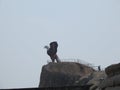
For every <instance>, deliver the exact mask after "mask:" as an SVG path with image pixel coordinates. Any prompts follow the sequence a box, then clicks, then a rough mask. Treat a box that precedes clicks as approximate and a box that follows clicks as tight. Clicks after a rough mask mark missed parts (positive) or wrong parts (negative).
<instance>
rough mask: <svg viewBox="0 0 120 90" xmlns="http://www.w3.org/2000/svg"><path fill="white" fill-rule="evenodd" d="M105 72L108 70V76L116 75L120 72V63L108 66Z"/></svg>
mask: <svg viewBox="0 0 120 90" xmlns="http://www.w3.org/2000/svg"><path fill="white" fill-rule="evenodd" d="M105 72H106V74H107V76H108V77H112V76H114V75H118V74H120V63H118V64H113V65H110V66H108V67H107V68H106V69H105Z"/></svg>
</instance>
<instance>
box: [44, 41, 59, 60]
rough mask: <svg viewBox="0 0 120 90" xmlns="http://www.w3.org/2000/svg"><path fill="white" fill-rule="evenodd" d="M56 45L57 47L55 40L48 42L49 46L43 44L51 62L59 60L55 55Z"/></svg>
mask: <svg viewBox="0 0 120 90" xmlns="http://www.w3.org/2000/svg"><path fill="white" fill-rule="evenodd" d="M57 47H58V44H57V42H56V41H54V42H51V43H50V47H49V46H45V47H44V48H46V49H47V54H48V55H49V56H50V58H51V60H52V62H55V60H56V61H57V62H60V60H59V58H58V56H57Z"/></svg>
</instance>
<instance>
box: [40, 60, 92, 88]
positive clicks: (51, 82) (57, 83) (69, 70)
mask: <svg viewBox="0 0 120 90" xmlns="http://www.w3.org/2000/svg"><path fill="white" fill-rule="evenodd" d="M93 71H94V69H92V68H90V67H88V66H85V65H83V64H79V63H74V62H60V63H49V64H47V65H44V66H43V67H42V72H41V77H40V83H39V87H61V86H73V85H78V84H77V83H76V81H77V80H79V79H80V78H81V77H83V76H85V75H87V74H90V73H92V72H93Z"/></svg>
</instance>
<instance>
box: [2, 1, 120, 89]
mask: <svg viewBox="0 0 120 90" xmlns="http://www.w3.org/2000/svg"><path fill="white" fill-rule="evenodd" d="M51 41H57V42H58V44H59V47H58V56H59V57H60V58H61V59H69V58H73V59H82V60H85V61H86V62H89V63H92V64H94V65H95V66H97V65H101V66H102V68H105V67H106V66H108V65H111V64H114V63H118V62H119V61H120V0H0V88H22V87H37V86H38V84H39V77H40V72H41V67H42V66H43V65H45V64H47V60H49V57H48V56H47V54H46V50H45V49H43V47H44V45H48V44H49V43H50V42H51Z"/></svg>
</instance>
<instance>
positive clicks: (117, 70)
mask: <svg viewBox="0 0 120 90" xmlns="http://www.w3.org/2000/svg"><path fill="white" fill-rule="evenodd" d="M105 72H106V74H107V78H106V79H105V80H103V82H102V83H101V84H100V88H101V90H120V63H119V64H113V65H110V66H108V67H107V68H106V69H105Z"/></svg>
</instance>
